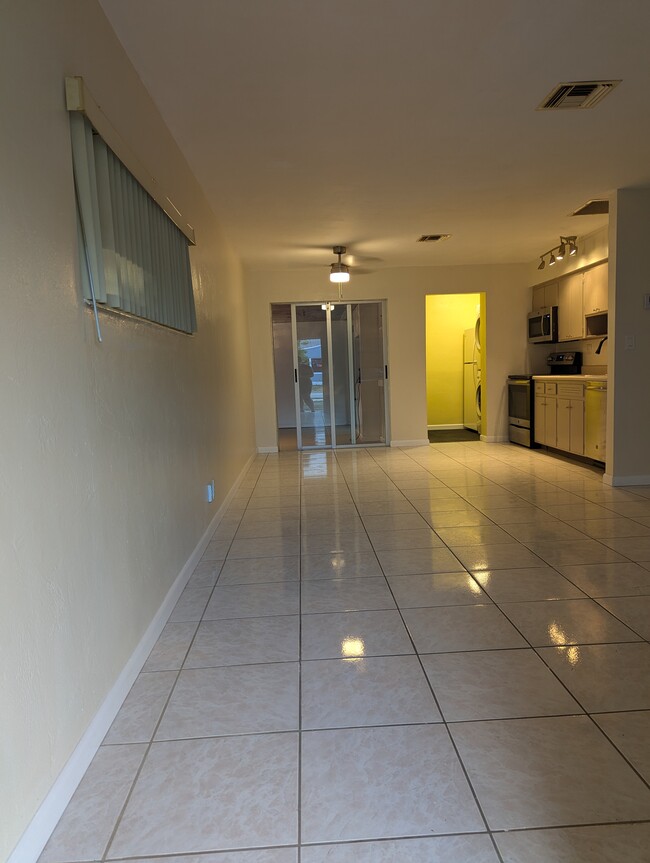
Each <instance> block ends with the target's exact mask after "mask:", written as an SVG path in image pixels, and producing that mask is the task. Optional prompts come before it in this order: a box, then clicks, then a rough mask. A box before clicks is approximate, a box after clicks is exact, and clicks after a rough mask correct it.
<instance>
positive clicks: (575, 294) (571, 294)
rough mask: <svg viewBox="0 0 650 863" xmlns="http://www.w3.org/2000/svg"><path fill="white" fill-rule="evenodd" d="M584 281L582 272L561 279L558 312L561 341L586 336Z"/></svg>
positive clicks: (559, 337) (559, 339)
mask: <svg viewBox="0 0 650 863" xmlns="http://www.w3.org/2000/svg"><path fill="white" fill-rule="evenodd" d="M582 282H583V274H582V273H570V274H569V275H568V276H565V277H564V278H562V279H560V284H559V291H558V312H557V318H558V341H560V342H568V341H575V339H581V338H583V336H584V320H585V319H584V314H583V309H582Z"/></svg>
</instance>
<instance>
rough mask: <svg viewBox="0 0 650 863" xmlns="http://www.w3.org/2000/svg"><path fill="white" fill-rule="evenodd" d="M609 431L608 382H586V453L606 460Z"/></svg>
mask: <svg viewBox="0 0 650 863" xmlns="http://www.w3.org/2000/svg"><path fill="white" fill-rule="evenodd" d="M606 432H607V382H606V381H588V382H587V383H586V384H585V455H586V456H587V457H588V458H593V459H595V460H596V461H602V462H604V461H605V441H606Z"/></svg>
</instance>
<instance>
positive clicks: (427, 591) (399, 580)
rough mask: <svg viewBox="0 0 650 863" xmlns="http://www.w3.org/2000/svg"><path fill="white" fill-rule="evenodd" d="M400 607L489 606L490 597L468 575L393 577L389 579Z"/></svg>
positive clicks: (444, 574) (436, 574) (465, 573)
mask: <svg viewBox="0 0 650 863" xmlns="http://www.w3.org/2000/svg"><path fill="white" fill-rule="evenodd" d="M388 583H389V584H390V587H391V590H392V591H393V595H394V596H395V601H396V602H397V605H398V607H399V608H423V607H426V606H434V605H475V604H478V603H480V604H486V603H487V604H489V602H490V598H489V596H487V594H485V593H484V592H483V590H481V588H480V587H479V585H478V584H477V583H476V581H475V580H474V579H473V578H472V576H471V575H469V573H467V572H439V573H435V574H433V575H392V576H390V578H389V579H388Z"/></svg>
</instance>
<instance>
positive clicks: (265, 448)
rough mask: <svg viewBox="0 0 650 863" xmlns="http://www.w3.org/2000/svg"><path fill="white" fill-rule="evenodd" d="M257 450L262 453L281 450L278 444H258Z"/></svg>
mask: <svg viewBox="0 0 650 863" xmlns="http://www.w3.org/2000/svg"><path fill="white" fill-rule="evenodd" d="M257 452H258V453H259V454H260V455H262V454H263V453H269V452H279V450H278V448H277V446H258V448H257Z"/></svg>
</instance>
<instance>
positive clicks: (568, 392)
mask: <svg viewBox="0 0 650 863" xmlns="http://www.w3.org/2000/svg"><path fill="white" fill-rule="evenodd" d="M556 386H557V394H558V395H559V396H562V398H565V399H582V398H584V387H583V384H580V383H577V382H575V383H568V382H567V383H565V384H556Z"/></svg>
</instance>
